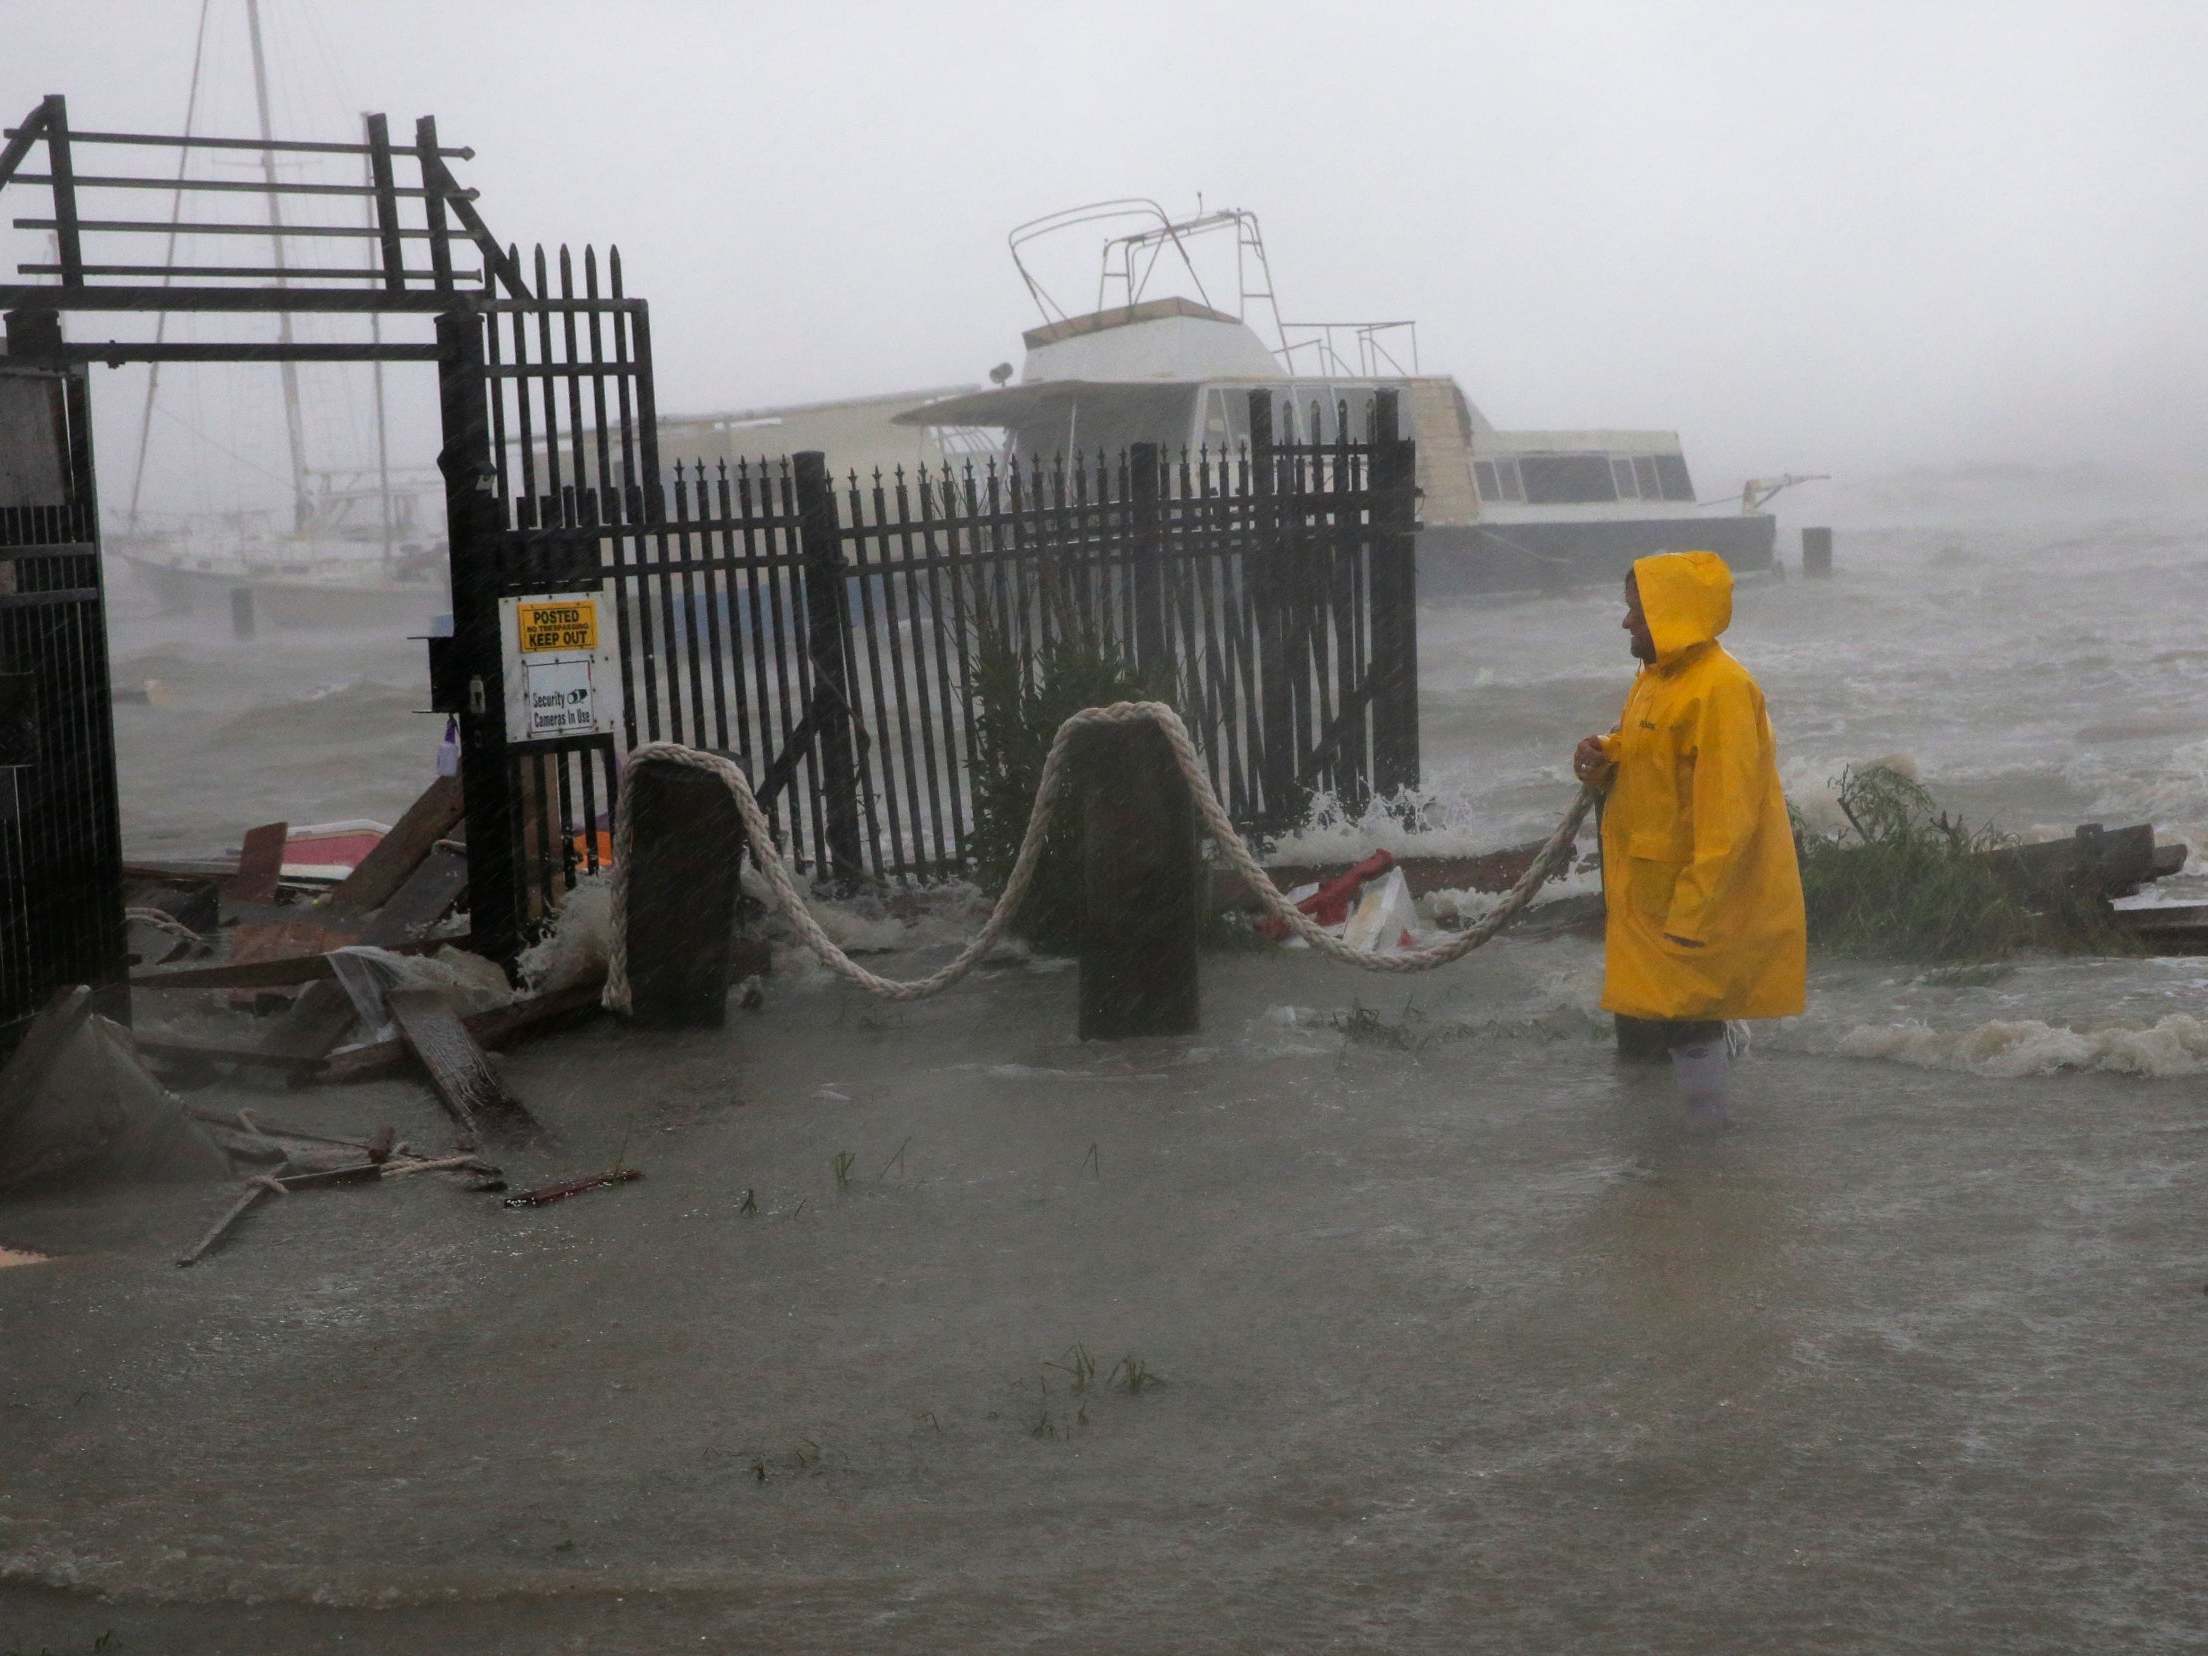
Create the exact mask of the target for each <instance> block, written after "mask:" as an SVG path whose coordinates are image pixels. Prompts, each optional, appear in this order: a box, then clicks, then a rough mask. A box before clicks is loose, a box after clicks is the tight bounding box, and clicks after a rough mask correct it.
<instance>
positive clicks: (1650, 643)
mask: <svg viewBox="0 0 2208 1656" xmlns="http://www.w3.org/2000/svg"><path fill="white" fill-rule="evenodd" d="M1732 618H1733V573H1732V571H1731V570H1730V569H1728V568H1726V567H1725V560H1724V559H1722V558H1720V557H1719V556H1718V555H1717V554H1716V553H1714V552H1665V553H1660V554H1658V555H1656V556H1653V557H1646V558H1640V559H1637V560H1636V561H1635V562H1634V565H1633V572H1632V573H1631V574H1630V575H1628V576H1627V577H1626V581H1625V623H1624V625H1625V631H1626V632H1627V633H1628V634H1629V635H1630V637H1631V639H1632V649H1633V654H1634V656H1635V657H1636V658H1637V659H1638V660H1639V661H1640V662H1641V664H1642V665H1641V671H1640V673H1639V675H1638V676H1637V677H1636V678H1635V679H1634V681H1633V688H1632V689H1631V691H1630V692H1628V693H1627V695H1626V698H1625V711H1624V712H1623V713H1622V714H1620V715H1619V718H1618V726H1617V728H1616V729H1615V730H1613V731H1611V732H1610V734H1609V735H1607V736H1589V737H1587V738H1586V739H1585V740H1583V741H1582V742H1581V743H1580V744H1579V748H1578V750H1577V752H1576V753H1575V754H1574V755H1573V769H1574V771H1575V772H1576V773H1577V774H1578V776H1579V777H1580V779H1581V780H1582V781H1584V782H1589V783H1593V784H1594V785H1596V786H1598V787H1601V788H1603V789H1604V791H1605V794H1606V798H1605V800H1604V811H1603V817H1602V870H1603V894H1604V897H1605V909H1606V912H1607V922H1606V925H1605V930H1604V963H1603V991H1602V1004H1603V1007H1604V1009H1605V1010H1607V1011H1610V1012H1613V1013H1615V1014H1617V1015H1618V1018H1619V1020H1620V1026H1619V1027H1620V1036H1621V1044H1622V1042H1623V1040H1624V1038H1625V1036H1626V1034H1627V1031H1628V1029H1629V1028H1631V1027H1632V1023H1633V1021H1634V1020H1639V1021H1641V1024H1642V1026H1643V1031H1644V1032H1645V1033H1647V1034H1652V1035H1653V1036H1654V1041H1655V1044H1656V1045H1657V1046H1658V1047H1659V1048H1660V1049H1662V1050H1668V1051H1669V1052H1670V1054H1671V1058H1672V1064H1673V1068H1674V1070H1675V1072H1676V1073H1677V1075H1678V1077H1679V1081H1680V1084H1681V1088H1682V1090H1683V1091H1684V1092H1685V1093H1686V1096H1687V1101H1688V1107H1689V1111H1690V1114H1691V1115H1692V1116H1693V1117H1694V1118H1696V1119H1697V1120H1699V1121H1701V1122H1703V1123H1705V1124H1711V1125H1714V1124H1718V1123H1721V1122H1723V1120H1724V1119H1725V1102H1724V1093H1725V1074H1726V1069H1727V1066H1728V1057H1727V1050H1726V1049H1727V1041H1726V1033H1725V1025H1726V1024H1727V1023H1728V1022H1729V1021H1731V1020H1733V1019H1738V1018H1783V1017H1786V1016H1789V1015H1790V1014H1793V1013H1796V1012H1799V1011H1801V1009H1802V996H1803V979H1804V976H1805V969H1806V955H1807V939H1808V927H1807V924H1806V922H1805V920H1804V917H1803V913H1802V877H1801V870H1800V868H1799V867H1798V866H1797V864H1796V862H1795V857H1794V834H1793V827H1792V824H1791V823H1790V822H1789V821H1788V819H1787V814H1786V799H1785V796H1784V794H1783V793H1782V792H1781V791H1780V787H1779V762H1778V744H1777V742H1776V740H1775V739H1774V738H1773V736H1772V733H1771V718H1770V715H1769V713H1768V712H1766V711H1765V708H1764V702H1763V692H1762V691H1761V690H1759V689H1758V688H1757V687H1756V681H1755V680H1754V679H1752V678H1751V677H1749V676H1748V669H1747V668H1745V667H1743V666H1742V665H1741V664H1740V663H1739V662H1738V661H1737V660H1735V659H1734V657H1733V656H1732V655H1731V654H1730V653H1729V652H1728V651H1727V650H1726V649H1725V647H1724V646H1723V645H1721V644H1720V643H1718V642H1717V637H1718V634H1720V633H1722V632H1723V631H1724V630H1725V628H1726V626H1727V625H1728V624H1729V623H1730V622H1731V621H1732Z"/></svg>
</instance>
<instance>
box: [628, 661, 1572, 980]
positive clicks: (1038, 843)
mask: <svg viewBox="0 0 2208 1656" xmlns="http://www.w3.org/2000/svg"><path fill="white" fill-rule="evenodd" d="M1145 720H1147V721H1149V722H1151V723H1153V724H1155V725H1156V726H1157V727H1158V728H1159V729H1160V730H1162V731H1164V732H1165V738H1166V741H1167V742H1168V743H1169V744H1171V746H1172V749H1173V757H1174V760H1175V761H1176V762H1177V763H1178V764H1179V766H1180V770H1181V775H1182V777H1183V778H1184V779H1185V780H1186V781H1187V783H1188V787H1189V792H1190V793H1191V794H1193V795H1194V796H1195V800H1196V809H1197V811H1198V813H1199V814H1200V815H1201V816H1202V817H1203V819H1204V827H1205V828H1206V829H1207V830H1209V832H1210V834H1211V837H1212V840H1213V841H1214V843H1216V844H1217V845H1218V847H1219V849H1220V851H1221V852H1222V853H1223V854H1224V855H1225V857H1226V859H1227V862H1228V863H1229V865H1230V866H1232V867H1233V869H1234V871H1235V872H1236V873H1238V874H1240V875H1241V876H1242V878H1243V879H1245V880H1247V881H1248V882H1249V884H1250V889H1251V890H1253V891H1255V892H1256V893H1257V895H1258V898H1259V900H1260V901H1261V902H1262V903H1263V904H1264V906H1265V909H1266V912H1267V913H1269V914H1271V915H1272V916H1273V917H1274V918H1275V919H1277V920H1279V921H1280V922H1281V923H1282V924H1283V925H1285V926H1287V927H1288V928H1289V929H1290V930H1292V931H1293V932H1295V933H1296V935H1297V936H1299V937H1301V938H1303V939H1304V940H1305V941H1306V942H1308V943H1309V944H1310V945H1311V947H1313V948H1314V949H1317V950H1318V951H1319V952H1320V953H1321V954H1324V955H1327V956H1329V957H1330V958H1332V959H1335V960H1339V961H1342V962H1344V963H1346V964H1348V965H1351V966H1361V967H1363V968H1364V969H1365V970H1366V971H1368V972H1427V971H1431V970H1433V969H1434V968H1435V967H1437V966H1446V965H1448V964H1449V963H1450V962H1451V961H1455V960H1462V959H1463V958H1464V957H1465V956H1466V955H1468V954H1470V953H1471V952H1472V951H1473V950H1474V949H1476V948H1478V947H1479V946H1480V945H1481V944H1483V943H1485V942H1486V941H1487V940H1488V939H1489V938H1491V937H1493V936H1494V935H1495V934H1496V933H1497V932H1499V931H1501V930H1502V929H1503V928H1504V927H1505V926H1507V925H1509V924H1510V923H1511V921H1513V920H1515V919H1516V918H1517V917H1518V914H1519V912H1520V911H1521V910H1522V909H1524V908H1525V906H1526V905H1527V904H1528V903H1529V902H1531V901H1532V900H1533V894H1534V893H1535V892H1536V891H1538V890H1539V889H1540V888H1541V885H1542V883H1543V882H1544V881H1546V880H1547V879H1548V878H1549V876H1550V875H1551V874H1552V873H1554V872H1555V871H1556V867H1557V865H1558V863H1560V862H1561V861H1563V860H1564V859H1565V858H1566V857H1568V856H1569V855H1570V854H1571V849H1572V845H1573V843H1574V842H1575V841H1576V840H1577V839H1578V837H1579V828H1580V824H1581V823H1582V822H1584V821H1586V819H1587V813H1588V811H1589V810H1591V809H1593V807H1594V803H1595V799H1596V797H1597V796H1596V793H1595V791H1594V790H1593V789H1592V788H1582V789H1581V790H1580V793H1579V797H1578V798H1577V799H1575V800H1574V801H1573V802H1572V808H1571V809H1570V810H1568V811H1566V812H1565V813H1564V817H1563V820H1562V821H1560V822H1558V823H1557V825H1556V829H1555V831H1554V832H1553V833H1551V834H1550V835H1549V837H1548V838H1547V840H1545V841H1543V842H1542V846H1541V849H1540V850H1539V851H1538V852H1536V853H1535V854H1534V859H1533V863H1532V866H1530V867H1529V868H1528V869H1527V870H1526V872H1525V874H1524V875H1523V876H1522V877H1521V878H1520V879H1519V881H1518V883H1517V884H1516V885H1514V886H1512V887H1511V888H1510V890H1509V892H1508V893H1507V894H1506V895H1505V896H1504V897H1503V899H1502V901H1501V902H1499V903H1497V904H1496V905H1495V907H1494V908H1492V909H1490V910H1489V911H1488V912H1487V913H1486V914H1484V915H1482V916H1481V917H1480V919H1479V921H1478V922H1477V923H1476V924H1474V925H1472V926H1471V927H1469V928H1467V929H1466V930H1464V931H1462V932H1459V933H1458V934H1457V935H1456V936H1455V937H1452V938H1451V939H1449V941H1448V942H1446V943H1441V944H1437V945H1435V946H1434V947H1433V948H1430V949H1414V950H1407V951H1404V952H1402V953H1397V954H1379V953H1368V952H1367V951H1365V950H1363V949H1353V948H1351V947H1350V946H1349V945H1348V944H1347V943H1345V942H1343V941H1342V940H1341V939H1340V938H1339V937H1336V936H1335V935H1334V934H1333V933H1331V932H1329V931H1328V930H1327V929H1326V928H1325V927H1323V926H1321V925H1320V924H1319V923H1318V922H1317V921H1315V920H1313V919H1312V918H1311V917H1310V916H1309V915H1308V914H1305V913H1304V912H1303V911H1302V910H1300V909H1298V908H1297V907H1296V906H1295V905H1294V904H1293V903H1291V902H1289V901H1288V899H1287V898H1286V897H1284V896H1282V895H1281V892H1280V888H1279V887H1278V886H1276V885H1274V884H1273V882H1272V878H1271V876H1270V875H1268V874H1267V873H1266V872H1265V870H1264V869H1262V868H1260V867H1259V866H1258V864H1257V859H1256V858H1255V857H1253V856H1251V855H1250V848H1249V847H1248V846H1247V845H1245V844H1243V843H1242V836H1241V835H1240V834H1238V833H1237V832H1235V828H1234V824H1233V823H1232V822H1231V821H1229V820H1228V817H1227V813H1226V811H1225V809H1224V808H1223V807H1222V806H1221V805H1220V803H1219V796H1218V795H1217V794H1216V793H1214V792H1213V791H1212V787H1211V778H1210V777H1208V776H1207V775H1205V774H1204V768H1203V765H1202V763H1201V762H1200V761H1199V760H1198V758H1197V755H1196V744H1195V742H1194V741H1193V740H1191V739H1190V737H1189V734H1188V727H1187V726H1186V725H1184V724H1182V723H1181V717H1180V715H1179V714H1178V713H1176V712H1174V711H1173V709H1172V708H1170V707H1168V706H1166V705H1165V704H1164V703H1163V702H1114V703H1113V704H1112V705H1111V706H1109V707H1092V708H1089V709H1088V710H1087V711H1085V712H1081V713H1076V714H1074V715H1073V717H1071V718H1070V719H1068V720H1066V722H1065V723H1064V724H1062V725H1060V726H1059V727H1058V734H1057V736H1056V737H1055V738H1053V740H1052V741H1051V744H1050V756H1049V758H1048V759H1046V760H1045V761H1044V762H1043V775H1042V780H1041V781H1039V782H1038V783H1037V784H1036V785H1035V807H1034V810H1033V811H1032V812H1031V813H1030V814H1029V816H1028V819H1027V837H1026V838H1025V839H1023V840H1022V841H1021V842H1020V855H1019V860H1018V861H1016V862H1015V863H1014V864H1013V865H1012V877H1011V878H1010V879H1009V880H1007V881H1006V882H1005V886H1004V891H1003V894H1002V895H1000V896H999V897H998V898H997V905H996V907H995V908H994V909H992V910H991V911H990V914H989V920H988V923H987V924H986V925H984V926H983V927H982V928H981V930H980V932H979V933H978V934H976V936H975V937H974V939H973V941H972V942H970V943H968V944H967V945H966V947H965V948H963V949H961V950H960V951H959V953H958V958H957V959H955V960H953V961H952V962H951V963H950V964H949V965H947V966H945V967H943V968H942V969H941V970H940V971H935V972H931V973H929V974H928V975H927V976H926V977H924V978H913V979H910V980H909V981H904V982H899V981H897V980H896V979H893V978H885V977H878V976H876V975H875V974H874V973H872V972H870V971H868V970H867V969H866V968H865V967H864V966H861V965H860V964H859V963H858V962H857V961H855V960H853V959H852V958H851V957H850V956H849V955H847V954H845V953H844V952H843V950H842V949H840V948H838V947H837V946H836V944H835V941H834V940H833V939H832V938H830V937H829V936H828V934H827V933H826V932H825V931H823V930H822V929H821V925H820V922H819V921H818V920H817V919H815V918H814V916H813V911H812V909H811V907H810V906H809V905H808V904H807V903H806V901H805V899H804V896H803V895H802V894H801V893H800V892H799V891H798V889H797V885H796V882H795V881H794V880H792V879H791V877H790V871H789V865H788V864H787V863H785V862H784V861H783V859H782V854H781V850H780V848H779V847H778V846H777V845H776V844H775V843H774V836H773V834H772V832H771V831H770V830H769V828H768V825H767V817H766V813H765V812H764V811H762V810H760V808H759V802H758V800H757V799H755V798H753V797H752V792H751V783H750V781H749V780H748V779H747V778H746V777H745V775H744V773H743V771H742V770H740V769H739V768H738V767H737V766H736V765H734V764H733V763H731V762H730V761H728V760H726V759H723V758H721V757H720V756H719V755H718V754H712V753H701V752H699V751H698V750H697V749H696V748H688V747H683V746H681V745H680V744H678V743H674V742H652V743H648V744H647V745H645V746H643V747H640V748H637V749H636V750H635V751H633V752H632V753H631V754H630V755H629V758H628V763H627V764H626V765H625V766H624V767H623V770H622V774H621V792H620V797H619V800H618V802H617V805H616V812H617V816H618V825H617V826H616V828H615V831H614V847H613V935H612V936H611V938H609V939H608V941H607V957H606V993H605V1004H606V1005H607V1006H609V1007H611V1008H612V1009H613V1010H614V1011H616V1012H626V1011H627V1010H628V1009H629V970H628V953H629V941H628V901H629V864H630V860H631V858H630V851H631V836H632V835H633V833H634V824H635V821H636V814H635V812H634V811H633V810H632V809H631V808H630V798H629V795H630V791H631V789H632V787H633V786H634V784H635V780H636V773H637V770H638V768H639V767H640V766H642V765H645V764H652V763H669V764H678V765H687V766H689V767H691V768H692V769H693V770H701V771H705V772H707V773H708V774H709V775H713V776H717V777H719V778H720V779H721V780H722V781H723V782H724V783H726V784H727V786H728V790H729V792H730V793H731V794H732V795H734V796H735V800H736V809H737V811H738V813H739V814H740V815H741V816H742V817H743V819H744V832H745V833H746V834H748V835H749V836H750V838H751V845H752V850H753V854H754V855H755V856H756V858H757V860H758V863H759V867H760V870H761V872H763V873H764V874H765V875H766V877H767V880H768V883H769V884H770V885H771V886H772V887H773V889H774V899H775V904H776V906H777V907H779V908H780V909H781V910H782V912H783V914H784V915H786V916H787V917H788V919H789V921H790V924H791V925H792V926H794V927H796V928H797V934H798V937H799V939H800V940H801V941H802V942H803V943H804V944H805V946H806V947H807V948H809V949H811V950H812V951H813V953H815V954H816V955H818V956H819V957H820V958H821V960H822V961H823V962H825V963H826V964H827V965H828V966H829V967H830V968H831V969H833V970H834V971H836V972H839V973H841V974H842V975H843V976H844V977H846V978H848V979H849V980H850V981H851V982H852V983H854V984H856V985H858V987H859V988H861V989H864V990H865V991H866V992H867V993H868V994H870V995H879V996H880V997H882V998H883V999H884V1000H893V1001H911V1000H920V999H922V998H923V997H925V996H928V995H933V994H938V993H940V992H941V991H943V990H945V989H948V988H949V987H950V986H951V985H952V984H954V983H956V982H957V981H958V980H959V979H960V978H962V977H964V976H965V975H966V974H967V973H968V972H969V971H971V970H972V969H973V966H974V963H975V962H976V961H978V960H980V959H981V958H982V957H983V956H984V955H986V954H987V953H988V952H989V950H990V948H991V947H992V946H993V945H994V944H995V943H996V941H997V938H998V937H999V936H1000V935H1001V934H1002V933H1003V931H1004V928H1005V926H1006V925H1007V924H1008V923H1009V922H1010V920H1011V918H1012V916H1013V915H1014V914H1016V913H1018V912H1019V907H1020V904H1021V902H1022V901H1023V900H1024V899H1025V898H1026V896H1027V889H1028V886H1029V885H1030V884H1031V883H1033V881H1034V878H1035V868H1036V865H1037V864H1038V863H1039V862H1040V861H1041V860H1042V852H1043V836H1044V834H1045V832H1046V831H1047V830H1048V828H1049V827H1050V818H1051V813H1052V811H1053V810H1054V809H1055V807H1056V805H1057V799H1058V783H1059V778H1060V775H1061V774H1062V773H1063V771H1064V769H1065V763H1066V753H1067V750H1068V749H1069V748H1070V747H1071V746H1072V744H1073V738H1074V735H1075V733H1076V732H1078V731H1081V730H1084V729H1088V728H1092V727H1094V726H1098V725H1128V724H1138V723H1141V722H1143V721H1145Z"/></svg>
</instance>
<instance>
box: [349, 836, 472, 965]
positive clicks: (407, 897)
mask: <svg viewBox="0 0 2208 1656" xmlns="http://www.w3.org/2000/svg"><path fill="white" fill-rule="evenodd" d="M467 889H468V854H467V852H466V851H465V850H462V849H459V848H456V847H454V846H451V845H446V844H439V845H436V846H433V847H432V848H431V849H430V852H429V855H428V856H426V857H424V858H423V859H422V861H421V864H420V866H419V867H417V868H416V869H415V870H414V872H413V873H411V874H409V875H408V876H407V877H406V880H405V882H404V883H403V884H401V885H400V887H399V889H398V890H397V891H395V892H393V893H392V894H391V899H390V901H388V902H386V903H385V904H384V905H383V906H382V907H381V908H379V909H377V910H376V912H375V914H374V915H373V916H372V917H371V918H370V919H369V920H368V922H367V924H366V925H365V926H364V927H363V928H362V930H361V934H360V941H361V942H363V943H373V944H376V945H377V946H378V947H380V948H390V947H393V946H395V945H397V944H400V943H406V942H411V941H413V940H414V938H415V937H416V935H417V934H419V933H420V932H422V931H423V930H425V929H426V928H428V927H431V926H434V925H435V924H436V923H437V922H438V921H440V920H442V919H444V917H445V916H446V915H448V914H450V913H451V912H452V910H453V906H454V905H455V904H456V903H458V902H459V901H460V895H461V893H462V892H464V891H466V890H467Z"/></svg>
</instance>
